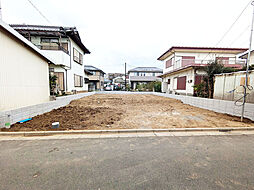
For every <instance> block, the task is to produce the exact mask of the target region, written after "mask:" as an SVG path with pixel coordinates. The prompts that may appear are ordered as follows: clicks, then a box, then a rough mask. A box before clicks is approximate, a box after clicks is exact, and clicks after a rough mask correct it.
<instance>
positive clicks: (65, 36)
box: [11, 24, 90, 92]
mask: <svg viewBox="0 0 254 190" xmlns="http://www.w3.org/2000/svg"><path fill="white" fill-rule="evenodd" d="M11 26H12V27H13V28H14V29H15V30H16V31H17V32H19V33H20V34H21V35H23V36H24V37H25V38H27V39H28V40H29V41H31V42H32V43H33V44H34V45H36V46H37V47H38V48H39V49H41V50H42V51H43V52H44V54H46V55H47V56H49V57H50V58H51V59H52V60H54V62H55V65H53V64H50V72H53V73H54V75H56V76H57V81H56V83H57V88H58V90H59V91H62V92H78V91H88V88H87V87H88V85H86V84H85V81H86V80H85V73H84V55H85V54H89V53H90V51H89V50H88V49H87V48H86V47H85V46H84V44H83V43H82V41H81V38H80V36H79V33H78V31H77V29H76V27H61V26H40V25H14V24H13V25H11Z"/></svg>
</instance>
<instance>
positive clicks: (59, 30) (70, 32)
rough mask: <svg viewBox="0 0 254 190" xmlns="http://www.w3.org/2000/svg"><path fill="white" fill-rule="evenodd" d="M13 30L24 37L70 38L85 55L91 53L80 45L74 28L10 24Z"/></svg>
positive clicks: (79, 39) (77, 33)
mask: <svg viewBox="0 0 254 190" xmlns="http://www.w3.org/2000/svg"><path fill="white" fill-rule="evenodd" d="M10 26H11V27H13V28H14V29H15V30H17V31H18V32H20V33H22V34H26V35H29V34H31V35H38V36H52V37H54V36H56V37H59V36H61V37H67V36H68V37H70V38H71V39H72V40H73V41H74V42H75V43H76V44H77V45H78V46H79V47H80V48H81V49H82V50H83V51H84V53H85V54H90V53H91V52H90V51H89V50H88V49H87V48H86V47H85V45H84V44H83V43H82V41H81V38H80V36H79V32H78V31H77V29H76V27H61V26H44V25H24V24H11V25H10Z"/></svg>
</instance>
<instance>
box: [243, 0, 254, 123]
mask: <svg viewBox="0 0 254 190" xmlns="http://www.w3.org/2000/svg"><path fill="white" fill-rule="evenodd" d="M251 5H252V6H253V13H252V21H251V32H250V44H249V51H248V58H247V63H246V74H245V83H244V95H243V105H242V115H241V121H243V117H244V106H245V102H246V91H247V88H248V75H249V64H250V52H251V43H252V33H253V22H254V1H252V2H251Z"/></svg>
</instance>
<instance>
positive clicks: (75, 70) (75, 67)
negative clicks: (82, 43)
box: [67, 39, 88, 91]
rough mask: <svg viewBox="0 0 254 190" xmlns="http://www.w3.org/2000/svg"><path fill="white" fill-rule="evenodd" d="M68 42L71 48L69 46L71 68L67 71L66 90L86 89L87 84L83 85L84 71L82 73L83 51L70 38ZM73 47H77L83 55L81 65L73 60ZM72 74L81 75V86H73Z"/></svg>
mask: <svg viewBox="0 0 254 190" xmlns="http://www.w3.org/2000/svg"><path fill="white" fill-rule="evenodd" d="M70 42H71V48H70V51H71V70H68V71H67V78H68V79H67V82H68V91H72V90H77V91H87V90H88V86H87V85H84V77H85V73H84V64H85V56H84V52H83V51H82V50H81V49H80V48H79V46H78V45H77V44H76V43H75V42H74V41H73V40H71V39H70ZM73 47H74V48H75V49H77V50H78V51H79V52H80V53H82V55H83V63H82V65H81V64H79V63H77V62H75V61H74V60H73ZM74 74H76V75H79V76H82V77H83V87H75V86H74Z"/></svg>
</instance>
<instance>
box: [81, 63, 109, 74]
mask: <svg viewBox="0 0 254 190" xmlns="http://www.w3.org/2000/svg"><path fill="white" fill-rule="evenodd" d="M85 70H88V71H100V72H102V73H104V72H103V71H102V70H101V69H99V68H97V67H94V66H92V65H85ZM104 74H105V73H104Z"/></svg>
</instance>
